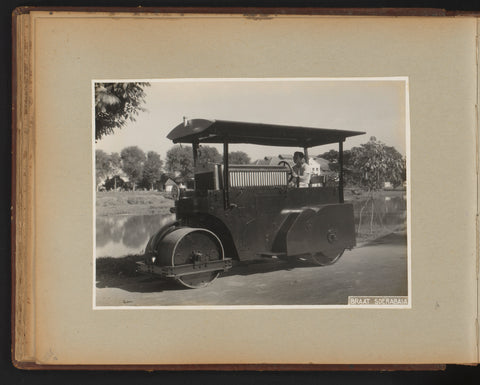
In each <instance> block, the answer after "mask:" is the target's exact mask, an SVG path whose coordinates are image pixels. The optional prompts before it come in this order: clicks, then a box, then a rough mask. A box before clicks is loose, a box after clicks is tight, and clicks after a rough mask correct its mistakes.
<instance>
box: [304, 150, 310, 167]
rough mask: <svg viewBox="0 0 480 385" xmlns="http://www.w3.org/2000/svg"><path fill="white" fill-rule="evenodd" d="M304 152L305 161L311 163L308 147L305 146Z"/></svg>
mask: <svg viewBox="0 0 480 385" xmlns="http://www.w3.org/2000/svg"><path fill="white" fill-rule="evenodd" d="M303 154H304V155H305V162H306V163H309V161H310V159H309V158H308V147H304V148H303Z"/></svg>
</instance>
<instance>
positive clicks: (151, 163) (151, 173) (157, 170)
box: [142, 151, 163, 190]
mask: <svg viewBox="0 0 480 385" xmlns="http://www.w3.org/2000/svg"><path fill="white" fill-rule="evenodd" d="M162 166H163V161H162V160H161V159H160V155H159V154H157V153H156V152H155V151H149V152H148V153H147V159H146V161H145V164H144V166H143V178H142V185H144V186H146V187H147V188H149V189H151V190H153V188H154V186H155V184H156V183H157V182H159V181H160V178H161V177H162V174H163V173H162Z"/></svg>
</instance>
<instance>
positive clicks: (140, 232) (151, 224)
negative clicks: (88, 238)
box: [96, 214, 175, 257]
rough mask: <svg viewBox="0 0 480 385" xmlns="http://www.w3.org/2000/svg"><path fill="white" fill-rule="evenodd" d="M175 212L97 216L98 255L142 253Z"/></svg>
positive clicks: (118, 255) (117, 255)
mask: <svg viewBox="0 0 480 385" xmlns="http://www.w3.org/2000/svg"><path fill="white" fill-rule="evenodd" d="M174 218H175V215H173V214H166V215H165V214H159V215H130V216H127V215H117V216H111V217H97V220H96V245H97V250H96V251H97V254H96V256H97V257H122V256H125V255H127V254H140V253H142V252H143V249H144V248H145V246H146V245H147V242H148V240H149V239H150V237H151V236H152V235H153V234H155V233H156V232H157V231H158V230H159V229H160V228H161V227H162V226H163V225H165V224H166V223H168V222H169V221H171V220H173V219H174Z"/></svg>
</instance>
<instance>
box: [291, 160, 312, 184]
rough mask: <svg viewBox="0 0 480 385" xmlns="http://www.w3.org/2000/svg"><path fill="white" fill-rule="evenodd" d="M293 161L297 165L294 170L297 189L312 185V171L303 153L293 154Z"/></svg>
mask: <svg viewBox="0 0 480 385" xmlns="http://www.w3.org/2000/svg"><path fill="white" fill-rule="evenodd" d="M293 161H294V163H295V165H294V166H293V167H292V169H293V177H294V178H296V181H297V183H296V185H297V187H308V185H309V184H310V176H311V170H310V166H309V165H308V163H307V162H306V161H305V155H304V154H303V152H300V151H297V152H295V153H294V154H293Z"/></svg>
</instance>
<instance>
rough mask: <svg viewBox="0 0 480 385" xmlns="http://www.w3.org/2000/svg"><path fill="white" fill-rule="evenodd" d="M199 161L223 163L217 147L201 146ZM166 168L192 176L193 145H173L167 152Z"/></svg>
mask: <svg viewBox="0 0 480 385" xmlns="http://www.w3.org/2000/svg"><path fill="white" fill-rule="evenodd" d="M198 162H199V164H200V163H208V162H210V163H221V162H222V156H221V155H220V153H219V152H218V150H217V149H216V148H215V147H210V146H201V147H200V148H199V150H198ZM165 166H166V169H167V171H169V172H173V173H175V172H178V173H179V174H180V176H182V177H186V178H191V177H192V176H193V172H194V170H193V152H192V147H191V146H181V145H179V144H177V145H175V146H173V147H172V148H171V149H170V150H168V152H167V158H166V164H165Z"/></svg>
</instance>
